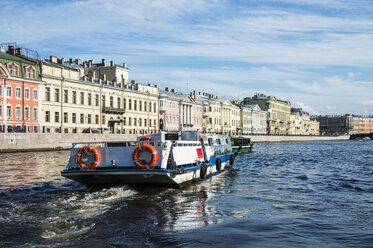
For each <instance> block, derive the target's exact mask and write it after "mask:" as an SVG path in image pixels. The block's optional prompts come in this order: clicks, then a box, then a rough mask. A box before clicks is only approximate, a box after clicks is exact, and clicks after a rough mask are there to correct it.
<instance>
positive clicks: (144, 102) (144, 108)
mask: <svg viewBox="0 0 373 248" xmlns="http://www.w3.org/2000/svg"><path fill="white" fill-rule="evenodd" d="M144 111H145V112H146V111H147V110H146V102H144Z"/></svg>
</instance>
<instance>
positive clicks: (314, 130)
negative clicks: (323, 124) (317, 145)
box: [310, 118, 320, 135]
mask: <svg viewBox="0 0 373 248" xmlns="http://www.w3.org/2000/svg"><path fill="white" fill-rule="evenodd" d="M310 135H320V122H318V121H317V120H316V119H315V118H311V119H310Z"/></svg>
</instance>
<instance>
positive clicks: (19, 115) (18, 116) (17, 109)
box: [16, 106, 21, 119]
mask: <svg viewBox="0 0 373 248" xmlns="http://www.w3.org/2000/svg"><path fill="white" fill-rule="evenodd" d="M16 119H21V106H17V107H16Z"/></svg>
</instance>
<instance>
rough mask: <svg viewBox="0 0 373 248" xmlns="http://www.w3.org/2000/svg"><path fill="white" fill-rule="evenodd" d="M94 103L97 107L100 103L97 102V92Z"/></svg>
mask: <svg viewBox="0 0 373 248" xmlns="http://www.w3.org/2000/svg"><path fill="white" fill-rule="evenodd" d="M95 105H96V107H98V106H99V105H100V103H99V102H98V94H95Z"/></svg>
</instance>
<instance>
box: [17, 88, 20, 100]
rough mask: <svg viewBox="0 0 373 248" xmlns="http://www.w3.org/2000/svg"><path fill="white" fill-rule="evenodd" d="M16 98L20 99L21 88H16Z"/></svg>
mask: <svg viewBox="0 0 373 248" xmlns="http://www.w3.org/2000/svg"><path fill="white" fill-rule="evenodd" d="M16 98H17V99H20V98H21V88H20V87H16Z"/></svg>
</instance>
